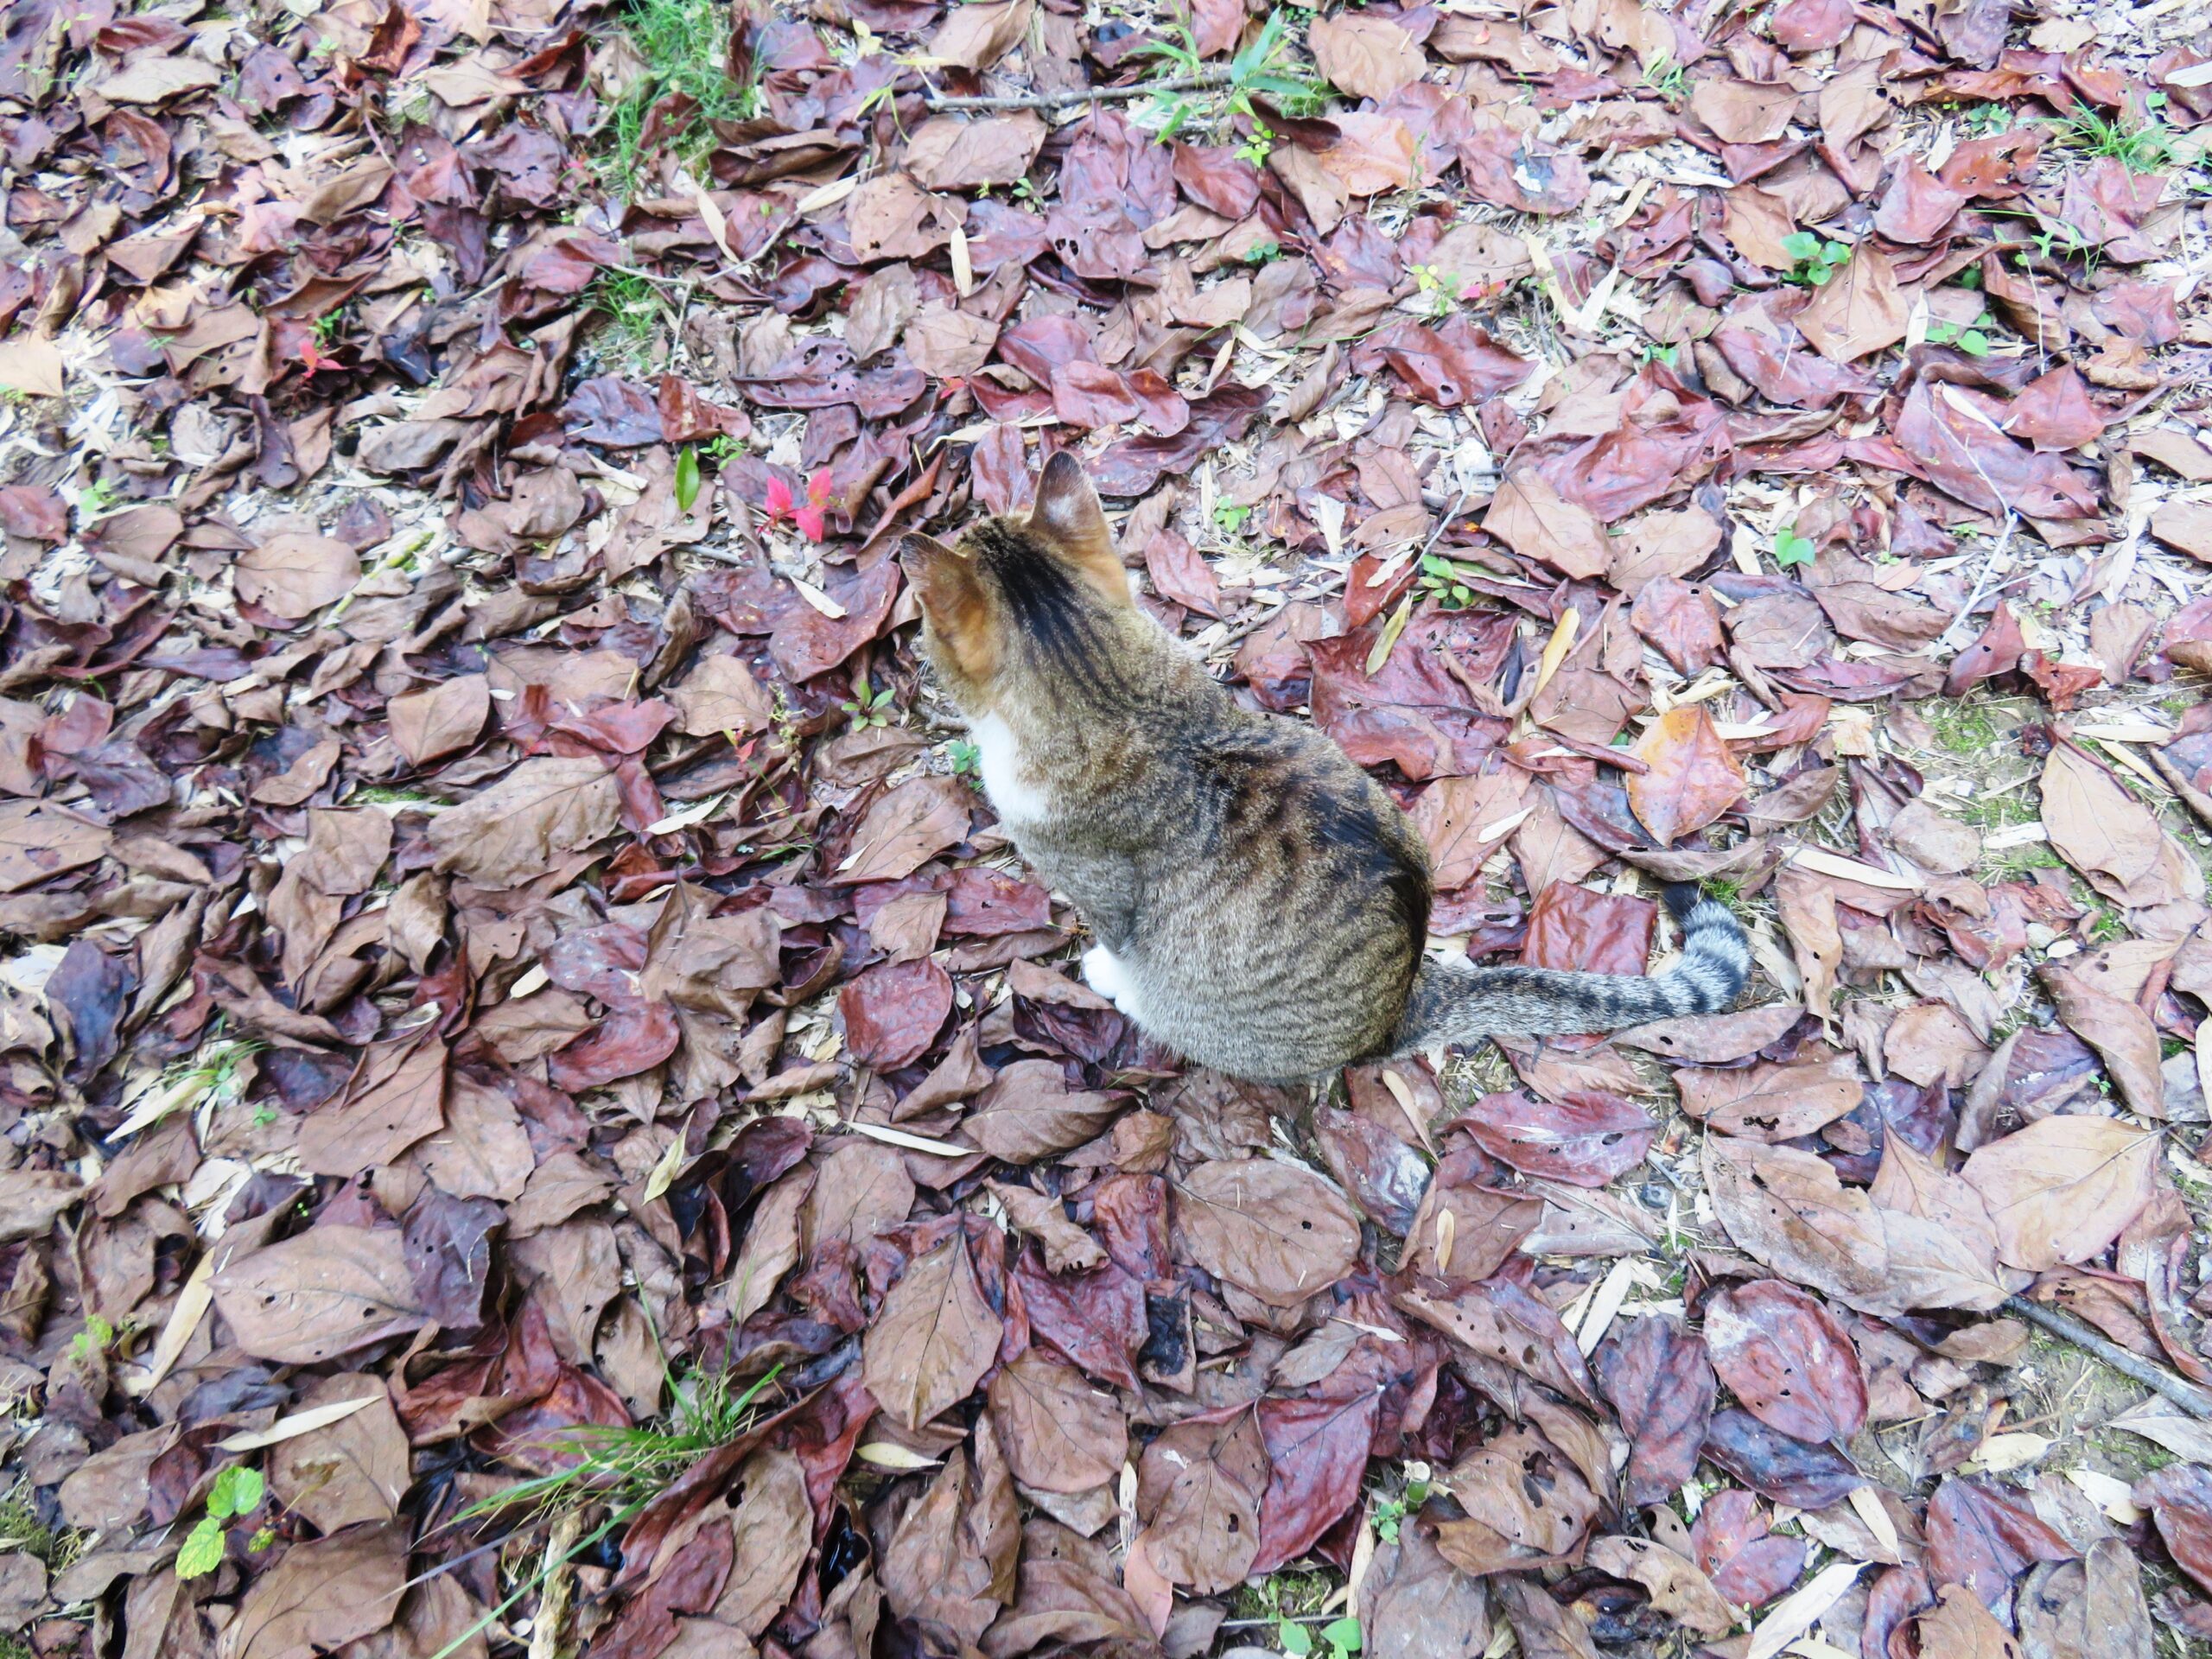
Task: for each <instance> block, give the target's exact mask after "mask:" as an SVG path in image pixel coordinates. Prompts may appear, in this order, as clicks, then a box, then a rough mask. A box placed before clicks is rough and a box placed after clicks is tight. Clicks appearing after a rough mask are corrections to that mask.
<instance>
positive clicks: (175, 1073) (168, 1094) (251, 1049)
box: [110, 795, 359, 1140]
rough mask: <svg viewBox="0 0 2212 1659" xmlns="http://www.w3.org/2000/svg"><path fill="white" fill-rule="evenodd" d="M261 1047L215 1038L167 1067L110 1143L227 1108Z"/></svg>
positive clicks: (133, 1106)
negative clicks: (176, 1115)
mask: <svg viewBox="0 0 2212 1659" xmlns="http://www.w3.org/2000/svg"><path fill="white" fill-rule="evenodd" d="M356 798H357V799H358V798H359V796H358V795H357V797H356ZM264 1046H265V1045H264V1044H263V1043H262V1041H261V1040H260V1039H258V1038H254V1037H219V1038H216V1039H214V1040H213V1041H212V1042H210V1043H208V1044H207V1045H206V1046H204V1047H202V1048H201V1049H200V1052H199V1053H198V1054H196V1055H194V1057H193V1058H192V1059H191V1061H190V1062H189V1063H188V1064H184V1065H173V1066H171V1067H170V1068H169V1069H168V1071H164V1072H162V1074H161V1075H160V1076H159V1077H156V1079H155V1080H154V1081H153V1082H152V1083H151V1084H149V1085H148V1086H147V1087H146V1088H145V1089H143V1090H141V1091H140V1092H139V1094H138V1096H137V1098H135V1099H134V1100H133V1101H132V1102H131V1103H130V1110H129V1111H128V1112H127V1113H125V1114H124V1118H123V1121H122V1122H120V1123H118V1124H117V1125H116V1126H115V1128H114V1130H113V1132H112V1134H111V1136H110V1139H111V1140H120V1139H121V1138H122V1137H123V1136H124V1135H135V1134H137V1132H138V1131H139V1130H140V1129H143V1128H149V1127H150V1126H152V1125H153V1124H156V1123H158V1122H161V1121H162V1119H163V1118H165V1117H167V1116H169V1114H170V1113H172V1112H180V1111H201V1110H208V1111H212V1110H213V1109H216V1108H218V1107H221V1106H227V1105H229V1104H231V1103H232V1102H234V1101H236V1100H237V1099H238V1096H240V1095H241V1094H243V1093H244V1092H245V1078H244V1077H241V1076H240V1075H239V1067H240V1066H241V1065H243V1064H244V1063H245V1060H246V1059H247V1058H249V1057H251V1056H252V1055H255V1054H257V1053H259V1052H261V1050H262V1049H263V1048H264Z"/></svg>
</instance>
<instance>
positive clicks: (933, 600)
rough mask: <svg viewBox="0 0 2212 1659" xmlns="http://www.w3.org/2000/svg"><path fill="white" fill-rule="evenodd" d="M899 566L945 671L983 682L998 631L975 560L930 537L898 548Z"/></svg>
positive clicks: (994, 661) (904, 541)
mask: <svg viewBox="0 0 2212 1659" xmlns="http://www.w3.org/2000/svg"><path fill="white" fill-rule="evenodd" d="M899 563H900V564H901V565H902V566H904V567H905V569H906V575H907V579H908V580H909V581H911V582H912V583H913V584H914V591H915V593H916V594H918V595H919V597H920V599H921V601H922V614H923V615H924V616H925V618H927V619H928V621H929V625H930V635H931V639H932V641H933V642H934V643H935V644H936V645H937V646H938V648H939V649H940V650H942V651H943V652H944V653H945V655H946V656H947V657H948V658H950V663H949V664H948V665H949V666H950V667H952V668H954V669H956V670H957V671H959V672H961V673H962V674H964V675H966V676H967V677H969V678H970V679H976V680H980V679H987V678H988V677H989V676H990V674H991V672H992V671H993V670H994V669H995V667H996V666H997V664H998V626H997V623H996V620H995V618H994V617H993V615H992V612H991V596H990V593H989V591H988V588H987V587H986V586H985V584H984V580H983V573H982V570H981V569H979V568H978V567H977V565H976V560H975V559H974V558H973V557H972V556H969V555H968V554H965V553H957V552H955V551H954V550H952V549H950V548H949V547H947V546H946V545H945V544H944V543H943V542H940V541H937V540H935V539H933V538H932V537H927V536H922V535H911V536H907V537H903V538H901V540H900V542H899Z"/></svg>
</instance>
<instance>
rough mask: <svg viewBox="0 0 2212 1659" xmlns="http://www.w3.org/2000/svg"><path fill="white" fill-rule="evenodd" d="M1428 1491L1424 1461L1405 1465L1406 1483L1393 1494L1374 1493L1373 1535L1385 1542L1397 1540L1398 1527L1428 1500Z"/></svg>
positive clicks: (1427, 1477) (1390, 1542)
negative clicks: (1399, 1490) (1400, 1489)
mask: <svg viewBox="0 0 2212 1659" xmlns="http://www.w3.org/2000/svg"><path fill="white" fill-rule="evenodd" d="M1429 1491H1430V1483H1429V1467H1428V1465H1427V1464H1425V1463H1408V1465H1406V1484H1405V1490H1404V1491H1401V1492H1398V1493H1396V1494H1395V1495H1393V1494H1390V1493H1388V1492H1377V1493H1376V1494H1375V1499H1374V1507H1373V1509H1372V1510H1370V1514H1371V1515H1372V1516H1374V1518H1375V1535H1376V1537H1377V1538H1379V1539H1381V1540H1382V1541H1383V1542H1384V1543H1386V1544H1395V1543H1396V1542H1397V1541H1398V1528H1399V1526H1400V1525H1401V1523H1402V1522H1404V1520H1405V1518H1406V1517H1407V1516H1409V1515H1411V1514H1412V1513H1413V1512H1414V1510H1418V1509H1419V1508H1421V1505H1422V1504H1424V1503H1427V1502H1428V1494H1429Z"/></svg>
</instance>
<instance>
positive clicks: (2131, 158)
mask: <svg viewBox="0 0 2212 1659" xmlns="http://www.w3.org/2000/svg"><path fill="white" fill-rule="evenodd" d="M2148 101H2149V103H2150V104H2151V105H2152V108H2153V109H2154V110H2155V109H2156V108H2158V106H2159V105H2163V104H2164V102H2165V97H2164V93H2160V92H2153V93H2152V95H2151V97H2150V99H2149V100H2148ZM2058 134H2059V142H2060V143H2064V144H2068V145H2070V146H2071V147H2073V148H2075V149H2080V150H2082V151H2084V152H2086V153H2087V154H2088V155H2090V156H2111V157H2112V158H2113V160H2114V161H2116V162H2119V163H2120V165H2121V166H2122V167H2124V168H2126V169H2127V170H2128V171H2129V172H2131V173H2156V172H2157V171H2158V169H2159V168H2164V167H2168V166H2171V164H2172V162H2173V160H2174V135H2173V132H2172V130H2171V129H2170V128H2169V127H2168V126H2167V125H2166V124H2165V123H2164V122H2163V121H2161V120H2159V119H2158V117H2157V116H2156V115H2155V114H2154V115H2152V116H2151V117H2149V118H2146V119H2145V120H2142V121H2134V120H2131V119H2130V118H2128V116H2127V114H2126V111H2121V112H2120V113H2118V114H2115V115H2111V116H2106V115H2101V114H2100V113H2099V112H2098V111H2095V110H2094V109H2092V108H2090V107H2089V105H2087V104H2083V105H2079V106H2077V107H2076V108H2075V111H2074V113H2073V114H2072V115H2071V116H2069V117H2068V118H2066V119H2065V120H2064V121H2063V122H2060V123H2059V124H2058Z"/></svg>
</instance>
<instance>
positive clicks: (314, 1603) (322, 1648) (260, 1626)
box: [220, 1522, 407, 1659]
mask: <svg viewBox="0 0 2212 1659" xmlns="http://www.w3.org/2000/svg"><path fill="white" fill-rule="evenodd" d="M406 1582H407V1529H406V1528H405V1527H404V1525H402V1524H400V1523H399V1522H369V1523H367V1524H365V1525H361V1526H356V1527H349V1528H346V1529H344V1530H342V1531H340V1532H334V1533H333V1534H331V1535H329V1536H328V1537H327V1538H318V1539H315V1541H312V1542H308V1543H297V1544H294V1545H293V1546H291V1548H289V1549H287V1550H286V1551H285V1552H284V1554H283V1558H282V1559H280V1560H278V1561H277V1564H276V1565H275V1566H274V1567H270V1569H269V1570H268V1571H267V1572H265V1573H263V1574H262V1575H261V1576H260V1577H259V1578H257V1579H256V1580H254V1582H253V1586H252V1587H251V1589H250V1590H248V1591H247V1592H246V1594H245V1599H243V1600H241V1601H240V1602H239V1604H238V1617H237V1618H235V1619H233V1620H232V1623H231V1624H229V1625H228V1626H226V1628H225V1630H224V1631H223V1635H222V1645H221V1649H220V1651H221V1653H222V1656H223V1659H312V1656H314V1655H316V1654H320V1653H328V1652H330V1651H331V1650H333V1649H336V1648H341V1647H343V1646H345V1645H346V1643H349V1642H353V1641H355V1640H357V1639H358V1638H359V1637H365V1636H370V1635H372V1634H374V1633H375V1632H376V1631H378V1630H382V1629H384V1628H385V1626H386V1625H387V1624H391V1622H392V1620H393V1619H394V1618H396V1617H397V1614H398V1611H399V1598H400V1593H401V1592H402V1591H403V1590H404V1588H405V1586H406Z"/></svg>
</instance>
